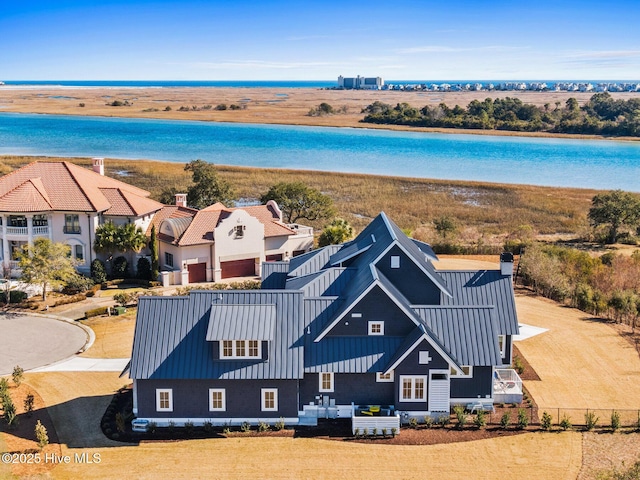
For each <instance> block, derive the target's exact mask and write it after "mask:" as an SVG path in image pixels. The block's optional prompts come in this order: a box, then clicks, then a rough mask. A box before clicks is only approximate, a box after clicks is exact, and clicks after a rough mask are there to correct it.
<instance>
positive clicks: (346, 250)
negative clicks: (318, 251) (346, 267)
mask: <svg viewBox="0 0 640 480" xmlns="http://www.w3.org/2000/svg"><path fill="white" fill-rule="evenodd" d="M375 241H376V239H375V236H373V235H358V237H357V238H356V239H355V240H353V241H352V242H349V243H345V244H344V245H343V246H342V248H341V249H340V250H338V251H337V252H336V253H334V254H333V255H331V257H329V263H330V264H331V265H334V266H335V265H339V264H340V263H342V262H344V261H346V260H348V259H350V258H353V257H355V256H356V255H360V254H361V253H363V252H366V251H367V250H368V249H369V248H371V245H372V244H373V243H375Z"/></svg>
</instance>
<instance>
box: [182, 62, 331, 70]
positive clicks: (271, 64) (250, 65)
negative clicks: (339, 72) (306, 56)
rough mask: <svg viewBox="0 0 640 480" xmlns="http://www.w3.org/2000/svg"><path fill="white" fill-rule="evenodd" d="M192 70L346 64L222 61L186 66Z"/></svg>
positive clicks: (284, 68) (193, 63)
mask: <svg viewBox="0 0 640 480" xmlns="http://www.w3.org/2000/svg"><path fill="white" fill-rule="evenodd" d="M183 65H185V64H183ZM186 65H187V66H189V67H192V68H204V69H221V68H223V69H234V68H237V69H246V68H253V69H280V70H288V69H295V68H310V67H338V66H343V65H344V64H338V63H332V62H268V61H264V60H237V61H222V62H192V63H188V64H186Z"/></svg>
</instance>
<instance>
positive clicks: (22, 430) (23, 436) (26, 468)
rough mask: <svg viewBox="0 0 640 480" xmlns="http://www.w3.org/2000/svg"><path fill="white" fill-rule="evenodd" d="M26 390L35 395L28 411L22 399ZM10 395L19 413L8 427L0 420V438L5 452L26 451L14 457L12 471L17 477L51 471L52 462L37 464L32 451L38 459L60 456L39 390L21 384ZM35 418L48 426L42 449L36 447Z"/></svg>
mask: <svg viewBox="0 0 640 480" xmlns="http://www.w3.org/2000/svg"><path fill="white" fill-rule="evenodd" d="M29 393H31V394H32V395H33V397H34V401H33V411H32V412H31V413H27V412H26V411H25V408H24V400H25V398H26V397H27V395H28V394H29ZM9 394H10V395H11V399H12V400H13V403H14V404H15V406H16V411H17V413H18V416H17V418H16V421H15V422H14V424H13V425H11V426H8V425H7V423H6V421H5V420H4V419H3V420H1V421H0V437H2V440H3V443H4V448H5V449H6V452H9V453H11V454H26V456H23V457H22V458H20V459H19V458H16V462H15V463H14V462H12V465H11V473H12V474H13V475H17V476H23V475H39V474H44V473H45V472H48V471H50V470H51V469H52V468H53V467H54V466H55V464H53V463H47V462H44V461H40V462H39V463H36V461H35V458H36V457H35V456H33V454H35V453H39V454H40V455H39V456H40V458H41V459H43V458H44V456H45V455H57V456H60V454H61V450H60V443H59V441H58V435H57V433H56V429H55V427H54V426H53V422H52V421H51V417H49V412H48V411H47V408H46V406H45V404H44V401H43V400H42V398H41V397H40V395H38V392H37V391H36V390H35V389H34V388H32V387H31V386H30V385H28V384H26V383H22V384H21V385H20V386H19V387H15V386H12V387H10V388H9ZM38 420H40V423H41V424H42V425H44V427H45V428H46V429H47V434H48V436H49V445H47V446H46V447H45V448H44V449H43V450H42V451H40V450H39V448H38V444H37V442H36V437H35V426H36V423H37V422H38ZM28 462H32V463H28Z"/></svg>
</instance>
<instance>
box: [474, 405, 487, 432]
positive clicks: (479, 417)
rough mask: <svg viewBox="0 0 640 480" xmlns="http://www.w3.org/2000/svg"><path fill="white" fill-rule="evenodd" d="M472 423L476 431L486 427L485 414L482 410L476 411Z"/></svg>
mask: <svg viewBox="0 0 640 480" xmlns="http://www.w3.org/2000/svg"><path fill="white" fill-rule="evenodd" d="M473 423H474V424H475V426H476V427H478V429H480V428H483V427H485V426H486V425H487V413H486V412H485V411H484V410H483V409H480V410H478V413H476V418H475V419H474V420H473Z"/></svg>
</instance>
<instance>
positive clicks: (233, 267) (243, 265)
mask: <svg viewBox="0 0 640 480" xmlns="http://www.w3.org/2000/svg"><path fill="white" fill-rule="evenodd" d="M255 265H256V261H255V260H254V259H253V258H247V259H246V260H234V261H232V262H220V267H221V268H222V278H233V277H251V276H255V274H256V267H255Z"/></svg>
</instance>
